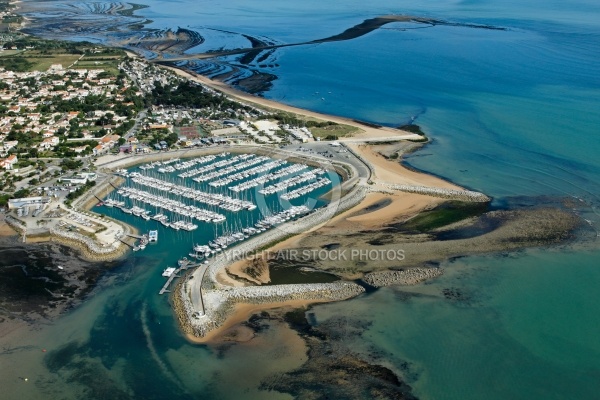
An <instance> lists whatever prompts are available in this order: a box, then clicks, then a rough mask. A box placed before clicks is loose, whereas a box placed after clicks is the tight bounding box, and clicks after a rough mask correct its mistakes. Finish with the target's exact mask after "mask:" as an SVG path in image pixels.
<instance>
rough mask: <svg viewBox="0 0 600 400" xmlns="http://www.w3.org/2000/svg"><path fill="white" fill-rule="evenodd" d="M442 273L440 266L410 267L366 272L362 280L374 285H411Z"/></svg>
mask: <svg viewBox="0 0 600 400" xmlns="http://www.w3.org/2000/svg"><path fill="white" fill-rule="evenodd" d="M443 273H444V270H443V269H441V268H410V269H405V270H399V271H380V272H371V273H368V274H366V275H365V276H364V278H363V280H364V281H365V282H366V283H368V284H369V285H371V286H374V287H383V286H392V285H403V286H412V285H416V284H418V283H421V282H423V281H426V280H428V279H433V278H437V277H438V276H440V275H442V274H443Z"/></svg>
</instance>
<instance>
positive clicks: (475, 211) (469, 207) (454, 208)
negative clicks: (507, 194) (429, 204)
mask: <svg viewBox="0 0 600 400" xmlns="http://www.w3.org/2000/svg"><path fill="white" fill-rule="evenodd" d="M488 208H489V204H488V203H470V202H462V201H449V202H446V203H444V204H441V205H440V206H438V207H436V208H435V209H433V210H431V211H424V212H422V213H420V214H419V215H417V216H416V217H414V218H411V219H410V220H408V221H406V222H404V223H401V224H394V225H390V228H391V229H392V230H399V231H408V232H414V231H416V232H421V233H423V232H429V231H432V230H434V229H437V228H441V227H443V226H446V225H450V224H452V223H455V222H459V221H462V220H464V219H466V218H470V217H475V216H478V215H481V214H483V213H485V212H486V211H488Z"/></svg>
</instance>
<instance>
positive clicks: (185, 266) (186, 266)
mask: <svg viewBox="0 0 600 400" xmlns="http://www.w3.org/2000/svg"><path fill="white" fill-rule="evenodd" d="M201 265H203V264H202V263H197V264H193V263H191V262H189V261H184V262H183V263H181V265H180V266H179V267H178V268H177V269H175V271H173V273H171V275H170V276H169V279H167V282H165V284H164V285H163V287H162V289H160V292H158V294H165V293H169V292H171V291H170V290H169V286H170V285H171V282H173V280H174V279H175V278H180V277H181V276H180V275H178V274H179V273H180V272H181V271H185V270H187V269H189V268H196V267H199V266H201Z"/></svg>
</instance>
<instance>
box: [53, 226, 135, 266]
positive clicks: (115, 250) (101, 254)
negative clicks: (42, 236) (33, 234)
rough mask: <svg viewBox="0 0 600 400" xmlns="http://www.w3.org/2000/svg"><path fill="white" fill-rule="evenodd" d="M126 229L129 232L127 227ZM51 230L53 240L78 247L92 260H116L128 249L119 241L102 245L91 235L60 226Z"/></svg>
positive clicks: (86, 257) (84, 255) (85, 256)
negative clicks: (67, 229)
mask: <svg viewBox="0 0 600 400" xmlns="http://www.w3.org/2000/svg"><path fill="white" fill-rule="evenodd" d="M125 231H126V233H129V231H128V230H127V229H125ZM49 232H50V234H51V237H52V239H51V240H52V241H54V242H57V243H60V244H63V245H65V246H69V247H73V248H76V249H78V250H79V251H80V252H81V254H82V256H83V257H84V258H85V259H88V260H91V261H108V260H114V259H116V258H119V257H121V256H122V255H124V254H125V253H126V252H127V250H128V247H127V246H125V245H123V244H122V243H120V242H118V241H117V242H115V243H114V244H111V245H106V246H102V245H101V244H99V243H98V242H97V241H96V240H94V239H92V238H91V237H89V236H85V235H82V234H80V233H77V232H71V231H66V230H64V229H60V228H50V229H49Z"/></svg>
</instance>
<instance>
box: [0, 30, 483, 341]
mask: <svg viewBox="0 0 600 400" xmlns="http://www.w3.org/2000/svg"><path fill="white" fill-rule="evenodd" d="M9 39H10V41H9V42H5V43H3V44H2V46H3V48H4V49H10V50H5V51H12V52H13V53H11V54H12V55H10V56H8V57H1V56H0V77H1V78H2V86H1V87H0V99H1V100H2V103H1V104H0V107H1V108H0V112H1V113H0V132H1V133H2V136H0V140H1V143H0V145H1V146H2V154H1V155H2V157H3V159H2V164H1V165H2V167H3V168H4V170H5V171H4V174H3V175H2V179H3V186H2V187H3V189H4V191H3V193H2V198H1V200H2V204H0V205H2V206H4V207H6V210H5V212H4V213H3V214H2V218H3V219H4V221H6V223H8V224H9V225H10V226H12V227H13V228H14V229H15V230H17V231H18V232H19V233H20V234H21V235H22V240H23V241H27V240H28V239H34V240H40V239H43V238H47V239H51V240H52V241H55V242H58V243H62V244H65V245H68V246H71V247H75V248H78V249H79V250H80V251H81V253H82V254H83V255H84V256H85V257H86V258H88V259H92V260H109V259H115V258H117V257H120V256H122V255H123V254H125V253H126V252H128V251H130V250H133V251H134V252H135V251H140V250H144V249H146V246H147V245H148V244H149V243H150V242H156V241H157V240H158V230H150V232H138V231H137V230H136V229H135V228H133V226H132V225H131V224H130V223H124V222H122V221H123V218H124V217H125V216H127V215H130V216H131V217H134V218H135V217H139V218H141V219H143V220H145V221H155V223H156V226H157V227H158V226H159V224H161V225H162V226H164V227H167V228H171V229H173V230H175V231H179V230H182V231H183V232H186V231H187V232H190V234H191V232H193V231H195V230H196V229H198V227H199V226H200V225H199V224H208V225H214V226H215V227H214V228H209V227H208V226H206V227H204V228H203V230H202V232H206V231H207V229H215V236H214V237H212V240H210V241H207V242H206V243H204V244H202V243H201V244H196V245H193V246H192V245H191V244H190V248H189V249H188V252H189V254H187V255H185V254H184V255H183V257H182V258H181V259H180V260H179V267H178V268H173V267H171V268H167V269H165V272H163V275H164V276H166V277H168V278H169V279H168V280H167V282H166V283H165V285H164V287H163V288H162V289H161V290H160V294H163V293H167V292H170V291H174V293H173V299H174V307H175V311H176V313H177V316H178V318H179V322H180V324H181V326H182V327H183V329H184V331H185V332H186V333H188V334H190V335H192V336H194V337H204V336H206V335H207V334H208V332H209V331H210V330H212V329H215V328H218V327H219V326H221V325H222V324H223V323H225V320H226V317H227V315H229V310H230V306H231V304H232V302H249V303H257V302H258V303H264V302H266V301H269V302H273V301H275V302H277V301H279V302H285V301H291V300H294V301H295V300H301V299H302V300H303V301H333V300H336V299H338V300H339V299H345V298H348V297H352V296H356V295H358V294H359V293H361V292H362V289H361V288H360V287H359V286H356V284H354V283H350V282H347V283H341V282H337V283H323V284H319V285H316V286H315V285H313V286H310V285H294V286H290V287H285V286H281V287H273V288H266V287H265V288H257V287H249V288H246V289H242V288H238V289H235V290H233V291H232V290H231V289H228V288H229V285H231V284H233V286H237V285H238V284H239V282H237V281H235V282H229V284H223V283H222V282H223V277H222V276H221V275H222V274H223V271H224V268H226V267H227V266H228V265H229V261H228V260H229V255H228V254H229V251H230V249H228V247H233V248H235V249H237V250H240V249H245V251H248V252H250V251H252V250H253V249H256V248H258V247H260V246H263V245H264V244H265V243H276V242H278V241H280V240H282V239H283V238H285V237H287V235H289V232H290V229H291V230H292V231H293V232H305V231H310V229H312V228H313V227H315V226H319V225H322V224H324V223H326V222H327V221H329V220H330V219H331V218H332V217H333V216H335V215H336V214H339V213H342V212H344V211H345V210H349V209H351V208H353V207H355V206H357V205H358V204H360V203H361V202H363V201H364V199H365V197H366V196H367V194H368V193H383V194H387V195H393V193H395V192H396V191H400V192H407V193H417V194H422V195H425V196H432V197H433V198H446V199H460V200H462V201H467V202H483V203H485V202H487V201H489V198H488V197H487V196H485V195H483V194H481V193H477V192H469V191H464V190H462V189H461V188H456V187H454V186H452V185H445V186H444V187H429V186H418V185H415V184H414V182H413V181H411V180H410V179H409V180H406V179H405V178H402V179H400V180H399V181H397V180H395V178H392V179H389V180H387V181H386V180H382V179H380V178H379V176H385V174H383V173H376V170H377V169H378V167H377V166H374V165H372V164H371V162H370V161H368V160H367V157H365V154H359V153H361V152H362V150H361V149H360V148H359V147H357V145H360V144H361V143H368V142H370V141H374V142H384V143H386V142H389V141H390V140H391V141H392V142H394V141H396V142H397V141H402V140H412V141H415V142H422V141H423V137H422V136H421V135H420V134H419V133H411V132H406V131H402V130H394V129H389V128H383V127H373V126H369V125H364V124H360V123H357V122H352V121H345V120H344V121H341V120H339V118H338V119H337V120H335V118H331V119H329V118H327V117H325V118H323V116H319V115H316V114H314V113H312V114H311V113H301V112H296V110H292V109H288V108H285V107H276V108H274V107H272V106H271V103H269V102H268V101H266V100H265V101H263V100H261V99H259V98H256V99H248V98H245V97H244V96H243V95H241V96H232V95H230V94H228V93H227V92H226V91H221V90H216V89H215V88H212V87H211V86H210V85H206V84H204V82H202V81H198V80H197V79H195V77H193V76H189V75H187V73H184V72H181V71H177V70H174V69H172V68H164V67H160V66H157V65H154V64H152V63H150V62H148V61H145V60H143V59H141V58H139V57H136V56H135V55H132V54H129V53H125V52H123V51H121V50H117V49H110V48H101V47H97V46H94V45H91V44H88V43H78V44H76V45H75V44H71V43H64V42H46V41H40V40H37V39H35V40H33V39H31V38H27V37H23V36H18V35H17V36H13V37H10V38H9ZM49 43H52V45H51V46H50V45H49ZM50 47H51V48H50ZM47 53H49V55H48V54H47ZM67 54H70V55H71V56H73V57H70V58H69V57H67ZM37 57H39V58H37ZM40 59H42V60H43V62H42V63H40ZM65 59H68V60H69V64H68V65H63V64H62V63H59V62H58V60H65ZM40 65H41V66H43V67H44V68H45V69H44V68H40ZM36 66H37V67H36ZM46 67H47V68H46ZM252 100H254V101H252ZM259 103H260V104H259ZM344 122H348V123H347V124H346V123H344ZM361 132H362V134H363V135H366V136H362V137H361V136H360V134H361ZM356 134H358V135H356ZM230 152H231V153H230ZM130 167H135V168H136V169H135V171H131V170H129V169H128V168H130ZM334 177H338V178H334ZM339 178H341V180H342V181H341V182H338V183H337V184H333V183H332V179H334V180H336V181H337V180H338V179H339ZM376 178H377V179H376ZM186 181H187V183H186V184H183V183H184V182H186ZM407 183H408V184H407ZM182 184H183V185H182ZM436 184H439V182H437V181H436ZM194 185H199V186H194ZM337 185H339V186H337ZM336 186H337V187H338V189H335V187H336ZM198 188H200V189H198ZM313 192H317V193H323V194H325V193H327V192H329V193H330V194H329V195H328V196H329V197H330V199H329V202H328V203H327V205H326V206H324V208H323V209H320V210H318V212H315V211H317V210H315V209H312V207H311V208H308V207H306V206H305V205H298V206H290V205H289V204H288V205H287V206H283V207H282V206H281V205H279V206H276V207H275V208H273V206H270V207H269V209H268V210H267V209H265V208H264V202H265V200H259V198H258V196H260V198H261V199H262V198H266V197H269V196H271V197H276V198H277V199H278V202H279V203H280V204H287V203H288V202H290V201H292V200H294V199H298V198H299V199H300V200H302V201H303V202H304V201H306V200H308V196H310V195H311V194H312V193H313ZM336 193H337V194H336ZM259 204H263V206H262V208H261V209H258V210H257V208H258V207H259ZM196 205H198V206H196ZM102 210H106V211H102ZM114 210H120V212H122V213H123V214H118V213H117V214H115V211H114ZM151 210H152V211H151ZM254 210H256V211H254ZM226 215H227V216H226ZM233 215H238V216H237V217H233ZM243 215H245V216H243ZM127 218H129V217H126V218H125V219H127ZM222 224H224V225H222ZM203 226H204V225H203ZM218 226H221V228H218ZM223 226H224V228H223ZM284 226H285V228H283V227H284ZM276 227H278V228H279V229H274V228H276ZM154 229H156V228H154ZM217 232H218V234H217ZM190 238H191V236H190ZM188 257H189V258H188ZM192 267H194V269H193V270H192V271H189V273H188V275H189V279H184V280H180V281H179V283H177V286H175V287H173V286H172V282H173V281H174V280H175V279H176V278H177V277H179V276H180V274H182V273H186V270H187V269H188V268H192ZM434 275H435V274H432V272H430V271H429V270H426V271H425V272H423V273H422V276H423V277H431V276H434ZM195 276H196V277H197V278H196V279H193V280H191V279H192V278H193V277H195ZM417 276H421V275H419V274H417ZM412 279H415V278H414V277H413V278H412ZM416 281H419V278H418V277H417V278H416ZM236 282H237V283H236Z"/></svg>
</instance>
